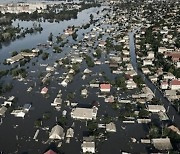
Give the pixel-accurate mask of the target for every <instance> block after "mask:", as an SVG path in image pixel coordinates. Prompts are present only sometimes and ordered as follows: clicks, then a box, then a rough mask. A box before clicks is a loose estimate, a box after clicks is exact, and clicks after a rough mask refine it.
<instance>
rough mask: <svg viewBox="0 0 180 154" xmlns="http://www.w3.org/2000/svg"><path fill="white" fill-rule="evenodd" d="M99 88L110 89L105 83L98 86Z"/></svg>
mask: <svg viewBox="0 0 180 154" xmlns="http://www.w3.org/2000/svg"><path fill="white" fill-rule="evenodd" d="M100 88H101V89H110V88H111V85H110V84H109V83H108V84H106V83H104V84H100Z"/></svg>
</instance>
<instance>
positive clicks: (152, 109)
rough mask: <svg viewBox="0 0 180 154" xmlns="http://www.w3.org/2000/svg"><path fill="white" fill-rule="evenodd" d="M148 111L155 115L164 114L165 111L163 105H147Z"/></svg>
mask: <svg viewBox="0 0 180 154" xmlns="http://www.w3.org/2000/svg"><path fill="white" fill-rule="evenodd" d="M148 111H149V112H153V113H157V112H160V111H162V112H166V109H165V107H164V106H163V105H148Z"/></svg>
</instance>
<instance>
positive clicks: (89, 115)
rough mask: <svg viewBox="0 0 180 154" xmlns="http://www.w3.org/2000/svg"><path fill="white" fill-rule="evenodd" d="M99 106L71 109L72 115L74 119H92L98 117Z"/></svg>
mask: <svg viewBox="0 0 180 154" xmlns="http://www.w3.org/2000/svg"><path fill="white" fill-rule="evenodd" d="M97 111H98V108H97V107H95V106H93V108H78V107H77V108H74V109H72V111H71V117H72V118H73V119H82V120H92V119H96V116H97Z"/></svg>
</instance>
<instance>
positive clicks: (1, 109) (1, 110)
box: [0, 106, 7, 116]
mask: <svg viewBox="0 0 180 154" xmlns="http://www.w3.org/2000/svg"><path fill="white" fill-rule="evenodd" d="M6 111H7V108H6V107H5V106H2V107H1V108H0V116H3V115H4V114H5V112H6Z"/></svg>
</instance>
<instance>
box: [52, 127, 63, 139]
mask: <svg viewBox="0 0 180 154" xmlns="http://www.w3.org/2000/svg"><path fill="white" fill-rule="evenodd" d="M64 135H65V134H64V129H63V128H62V127H61V126H60V125H56V126H54V127H53V128H52V130H51V132H50V134H49V139H53V140H54V139H57V140H62V139H64Z"/></svg>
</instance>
